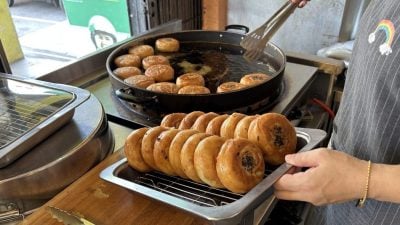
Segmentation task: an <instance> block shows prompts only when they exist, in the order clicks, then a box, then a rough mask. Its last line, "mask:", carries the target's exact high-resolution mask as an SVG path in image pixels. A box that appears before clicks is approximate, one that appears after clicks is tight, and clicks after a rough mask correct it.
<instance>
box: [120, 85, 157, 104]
mask: <svg viewBox="0 0 400 225" xmlns="http://www.w3.org/2000/svg"><path fill="white" fill-rule="evenodd" d="M130 92H131V90H130V89H129V88H121V89H118V90H116V91H115V94H116V95H117V97H118V98H120V99H122V100H124V101H127V102H132V103H136V104H149V103H155V102H157V96H151V97H137V96H134V95H132V94H130Z"/></svg>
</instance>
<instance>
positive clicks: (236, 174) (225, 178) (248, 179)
mask: <svg viewBox="0 0 400 225" xmlns="http://www.w3.org/2000/svg"><path fill="white" fill-rule="evenodd" d="M264 170H265V164H264V159H263V154H262V151H261V149H260V148H259V147H258V146H257V144H255V143H253V142H251V141H249V140H247V139H243V138H238V139H229V140H227V141H226V142H225V143H224V144H223V145H222V147H221V150H220V152H219V154H218V157H217V174H218V177H219V179H220V181H221V183H222V184H223V185H224V186H225V187H226V188H227V189H228V190H230V191H232V192H236V193H245V192H248V191H249V190H250V189H252V188H253V187H254V186H256V185H257V184H258V183H259V182H260V181H261V180H262V179H263V176H264Z"/></svg>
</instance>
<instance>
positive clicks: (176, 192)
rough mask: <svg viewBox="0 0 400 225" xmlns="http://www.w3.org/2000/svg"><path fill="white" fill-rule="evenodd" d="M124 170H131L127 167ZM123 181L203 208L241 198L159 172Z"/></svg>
mask: <svg viewBox="0 0 400 225" xmlns="http://www.w3.org/2000/svg"><path fill="white" fill-rule="evenodd" d="M125 169H127V170H128V169H129V170H132V169H130V168H128V167H126V168H125ZM271 172H272V170H269V169H267V170H266V171H265V174H264V176H267V175H268V174H270V173H271ZM124 179H127V180H130V181H131V182H134V183H137V184H140V185H142V186H146V187H148V188H151V189H154V190H156V191H159V192H163V193H166V194H169V195H172V196H174V197H177V198H181V199H183V200H186V201H189V202H191V203H194V204H196V205H199V206H205V207H214V206H223V205H227V204H229V203H232V202H234V201H236V200H239V199H240V198H241V197H242V196H243V195H242V194H237V193H233V192H230V191H228V190H226V189H217V188H212V187H210V186H208V185H206V184H201V183H197V182H194V181H191V180H187V179H183V178H180V177H172V176H168V175H165V174H163V173H159V172H149V173H141V174H140V175H138V176H134V177H124Z"/></svg>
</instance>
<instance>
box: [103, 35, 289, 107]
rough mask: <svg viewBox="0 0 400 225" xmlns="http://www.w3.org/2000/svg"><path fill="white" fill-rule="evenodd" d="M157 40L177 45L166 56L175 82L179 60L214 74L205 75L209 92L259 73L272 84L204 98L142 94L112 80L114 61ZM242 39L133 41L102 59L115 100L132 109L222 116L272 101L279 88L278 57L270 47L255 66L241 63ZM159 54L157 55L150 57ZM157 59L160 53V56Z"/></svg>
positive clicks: (281, 59)
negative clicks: (134, 106)
mask: <svg viewBox="0 0 400 225" xmlns="http://www.w3.org/2000/svg"><path fill="white" fill-rule="evenodd" d="M162 37H173V38H175V39H177V40H179V42H180V44H181V49H180V52H179V53H176V54H175V53H174V54H173V55H167V56H169V57H170V62H171V64H172V65H173V67H174V69H175V79H176V77H178V76H179V75H181V74H183V73H184V71H183V69H182V68H181V67H180V66H177V64H178V63H179V62H181V61H182V60H187V61H190V63H192V64H195V65H200V66H199V68H198V69H200V67H201V65H204V63H211V64H212V65H211V67H212V68H213V70H214V71H216V72H215V73H212V72H211V73H209V74H206V75H205V78H206V85H207V86H208V87H209V88H210V89H211V91H215V89H216V87H217V86H218V85H219V84H220V83H223V82H226V81H237V82H239V80H240V78H241V77H242V76H243V75H245V74H248V73H255V72H263V73H267V74H269V75H271V76H272V79H270V80H268V81H266V82H264V83H261V84H259V85H256V86H250V87H247V88H244V89H240V90H237V91H232V92H226V93H215V92H214V93H211V94H204V95H179V94H168V93H159V92H153V91H148V90H146V89H143V88H138V87H134V86H130V85H128V84H126V83H124V82H123V80H121V79H120V78H118V77H117V76H116V75H115V74H114V73H113V72H112V71H113V70H114V69H116V66H115V64H114V59H115V58H116V57H118V56H120V55H123V54H127V53H128V49H129V48H130V47H132V46H136V45H140V44H149V45H152V46H154V43H155V41H156V40H157V39H158V38H162ZM243 37H244V35H243V34H239V33H233V32H226V31H224V32H220V31H200V30H199V31H183V32H177V33H168V34H162V35H155V36H147V37H143V38H139V39H135V40H133V41H131V42H129V43H126V44H124V45H121V46H120V47H118V48H117V49H115V50H114V51H113V52H112V53H111V54H110V55H109V57H108V58H107V65H106V66H107V71H108V73H109V77H110V80H111V84H112V87H113V88H114V90H115V92H116V95H117V96H118V97H119V98H121V99H123V100H125V101H129V102H132V103H134V104H139V105H141V106H145V107H147V108H148V109H151V110H155V111H157V112H160V113H161V114H162V113H171V112H191V111H194V110H201V111H214V112H225V111H231V110H234V109H237V108H242V107H245V106H248V105H251V104H254V103H256V102H259V101H261V100H265V99H266V98H268V97H269V96H273V95H276V93H277V92H279V89H280V88H281V87H282V86H281V82H282V78H283V72H284V69H285V64H286V57H285V55H284V53H283V52H282V51H281V50H280V49H279V48H278V47H277V46H275V45H273V44H268V45H267V46H266V48H265V51H264V52H265V55H264V57H262V58H261V60H260V61H258V62H252V63H251V62H247V61H245V60H244V59H243V57H242V54H243V52H244V50H243V48H242V47H240V45H239V43H240V40H241V39H242V38H243ZM156 54H159V53H156ZM160 54H162V53H160ZM204 61H206V62H204Z"/></svg>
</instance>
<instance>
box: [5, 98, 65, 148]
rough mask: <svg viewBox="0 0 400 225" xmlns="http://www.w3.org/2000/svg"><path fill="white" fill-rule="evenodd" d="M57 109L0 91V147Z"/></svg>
mask: <svg viewBox="0 0 400 225" xmlns="http://www.w3.org/2000/svg"><path fill="white" fill-rule="evenodd" d="M56 111H57V107H52V106H49V105H45V104H41V103H40V102H37V101H34V100H29V99H22V98H18V100H16V98H15V97H14V96H7V95H2V94H1V92H0V149H1V148H3V147H4V146H6V145H8V144H10V143H12V142H13V141H15V140H16V139H18V138H19V137H21V136H22V135H24V134H25V133H27V132H28V131H29V130H31V129H32V128H34V127H35V126H37V125H39V124H40V123H41V122H42V121H43V120H45V119H47V118H48V117H49V116H50V115H52V114H53V113H55V112H56Z"/></svg>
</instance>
